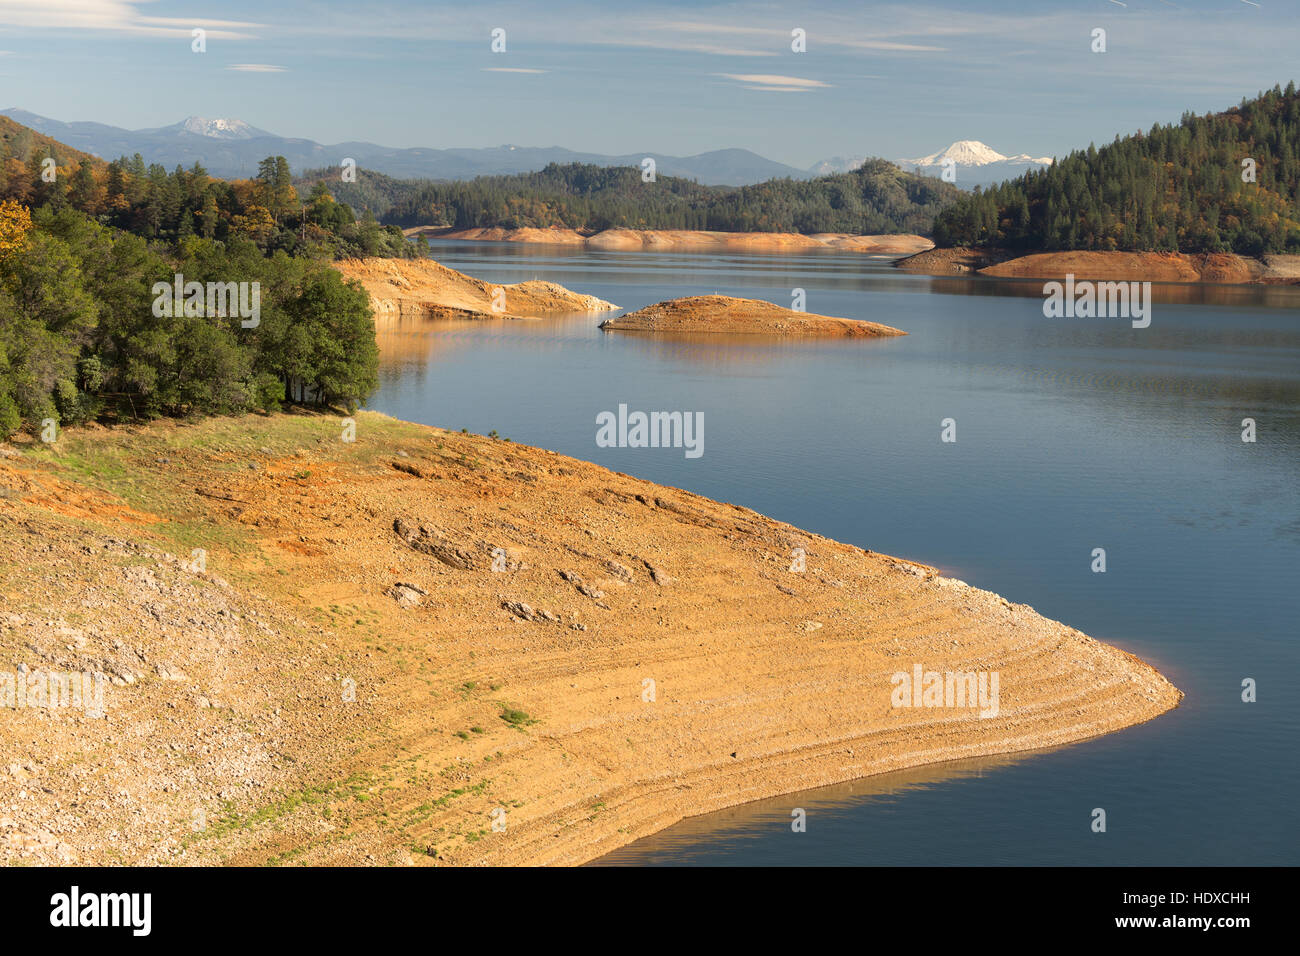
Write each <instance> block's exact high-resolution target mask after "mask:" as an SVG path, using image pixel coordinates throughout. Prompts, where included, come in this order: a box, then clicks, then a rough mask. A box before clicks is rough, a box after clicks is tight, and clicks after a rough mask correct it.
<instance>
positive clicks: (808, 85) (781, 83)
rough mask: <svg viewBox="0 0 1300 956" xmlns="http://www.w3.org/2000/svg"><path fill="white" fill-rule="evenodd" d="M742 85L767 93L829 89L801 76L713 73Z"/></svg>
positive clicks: (748, 88)
mask: <svg viewBox="0 0 1300 956" xmlns="http://www.w3.org/2000/svg"><path fill="white" fill-rule="evenodd" d="M713 75H714V76H721V77H725V78H726V79H728V80H735V81H736V82H737V83H742V84H744V87H745V89H747V90H764V91H766V92H768V93H807V92H808V91H809V90H816V89H829V88H830V84H829V83H823V82H822V81H821V80H808V79H804V78H803V77H801V76H782V75H781V74H779V73H714V74H713Z"/></svg>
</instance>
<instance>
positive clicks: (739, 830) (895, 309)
mask: <svg viewBox="0 0 1300 956" xmlns="http://www.w3.org/2000/svg"><path fill="white" fill-rule="evenodd" d="M434 255H435V256H436V257H437V258H438V259H439V261H441V262H443V263H444V264H446V265H449V266H451V267H453V268H456V269H460V270H462V271H466V272H469V273H471V274H473V275H476V276H480V277H482V278H485V279H488V280H490V281H499V282H502V283H508V282H516V281H520V280H523V279H530V278H544V279H549V280H552V281H556V282H560V283H562V284H564V285H566V286H568V287H569V288H572V289H576V290H579V291H582V292H590V293H593V294H595V295H598V296H600V297H601V298H604V299H608V300H610V301H613V302H617V303H618V304H619V305H620V306H623V307H624V308H626V309H629V310H630V309H637V308H640V307H642V306H644V305H647V304H649V303H651V302H656V301H660V300H662V299H667V298H672V297H676V296H681V295H691V294H701V293H708V292H715V291H716V292H719V293H724V294H728V295H737V296H747V297H751V298H762V299H768V300H770V301H773V302H777V303H780V304H783V305H789V304H790V302H791V290H792V289H793V288H795V287H800V288H803V289H805V290H806V294H807V308H808V310H809V311H810V312H820V313H823V314H828V315H839V316H848V317H852V318H862V319H871V320H874V321H878V322H884V323H886V324H889V325H894V326H897V327H899V328H901V329H904V330H905V331H907V332H908V333H910V334H909V335H908V337H906V338H899V339H890V340H881V341H871V342H857V341H830V342H821V343H816V342H810V343H798V342H781V341H771V340H767V341H764V340H752V339H732V340H729V341H719V340H717V339H715V338H713V337H708V336H702V337H701V336H696V337H693V338H677V339H667V338H659V337H651V336H643V335H632V334H625V333H613V334H610V333H603V332H600V331H599V330H598V329H597V328H596V322H597V321H598V320H597V319H593V318H591V317H587V316H581V317H574V318H563V319H549V320H540V321H528V322H493V323H466V324H456V325H448V324H425V325H422V326H419V327H412V328H411V329H410V330H405V329H403V330H397V331H392V332H384V333H381V335H380V346H381V349H382V351H383V358H382V360H381V361H382V372H381V388H380V391H379V394H378V395H377V397H376V400H375V401H374V402H373V403H372V404H373V407H375V408H377V409H378V410H380V411H384V412H387V413H389V414H392V415H396V416H399V417H401V418H405V419H410V420H413V421H419V422H425V423H428V424H432V425H440V426H445V427H449V428H457V429H459V428H461V427H466V428H469V429H470V430H471V431H474V432H480V433H487V432H488V431H490V430H492V429H496V430H497V431H498V432H499V433H500V434H501V435H503V436H506V437H509V438H511V439H513V440H515V441H519V442H525V443H528V444H531V445H539V446H542V447H545V448H551V449H554V450H556V451H560V452H563V453H565V454H569V455H573V456H575V457H578V458H584V459H587V460H590V461H595V462H598V463H600V464H602V465H605V466H607V467H610V468H613V469H616V470H618V471H622V472H627V473H630V474H633V475H636V476H638V477H641V478H647V479H650V480H653V481H657V482H662V483H665V484H670V485H675V486H678V487H682V488H687V489H690V490H691V491H695V492H698V493H700V494H704V495H707V496H709V497H711V498H717V499H720V500H723V501H730V502H735V503H737V504H742V505H745V506H747V507H751V508H754V509H756V510H758V511H761V512H763V513H765V514H768V515H771V516H773V517H776V518H779V519H782V520H785V521H789V522H791V523H793V524H795V525H798V526H800V527H803V528H807V529H809V530H811V531H815V532H818V533H821V534H824V535H827V536H829V537H833V538H837V539H839V540H842V541H848V542H851V543H853V544H856V545H859V546H861V547H864V548H870V549H872V550H876V551H883V552H886V553H890V554H895V555H899V556H905V557H911V558H914V559H916V560H918V561H922V562H925V563H928V564H932V565H936V566H938V567H941V568H943V569H944V570H945V572H946V573H949V574H951V575H953V576H956V577H959V578H961V579H963V580H965V581H967V582H969V583H971V584H974V585H976V586H979V587H983V588H988V589H990V590H992V591H996V592H998V593H1000V594H1002V595H1004V596H1006V597H1007V598H1009V599H1010V600H1012V601H1015V602H1023V603H1027V604H1030V605H1032V606H1033V607H1034V608H1036V609H1037V610H1038V611H1040V612H1041V613H1043V614H1045V615H1047V616H1049V617H1053V618H1057V619H1059V620H1062V621H1065V622H1067V623H1068V624H1070V625H1071V626H1074V627H1077V628H1079V629H1080V630H1082V631H1084V632H1085V633H1087V634H1090V635H1092V636H1094V637H1097V638H1099V639H1101V640H1105V641H1109V642H1111V643H1114V644H1116V645H1119V646H1121V647H1123V648H1125V649H1127V650H1130V651H1132V652H1133V653H1135V654H1137V655H1138V656H1140V657H1142V658H1144V659H1146V660H1148V661H1150V662H1151V663H1153V664H1154V665H1155V666H1157V667H1158V668H1159V669H1160V670H1162V671H1163V672H1164V673H1165V674H1166V675H1167V676H1168V677H1169V678H1170V679H1171V680H1172V681H1173V682H1174V683H1175V684H1176V685H1177V686H1178V687H1179V688H1181V689H1182V690H1183V691H1184V693H1185V694H1186V695H1187V697H1186V700H1185V701H1184V703H1183V705H1182V706H1181V707H1180V708H1179V709H1178V710H1176V711H1174V712H1172V713H1170V714H1167V715H1166V716H1164V717H1161V718H1160V719H1158V720H1157V721H1154V722H1152V723H1150V724H1146V725H1143V726H1141V727H1136V728H1132V729H1130V730H1127V731H1124V732H1121V733H1118V734H1113V735H1110V736H1108V737H1105V738H1102V739H1099V740H1094V741H1090V742H1085V743H1082V744H1078V745H1075V746H1071V747H1068V748H1064V749H1061V750H1056V751H1053V752H1050V753H1041V754H1035V755H1032V756H1025V757H1019V758H1015V759H1011V760H1008V759H1005V758H998V759H996V760H991V761H977V762H967V763H962V764H953V765H945V766H943V767H937V768H934V767H932V768H926V769H922V770H919V771H910V772H906V773H901V774H890V775H887V776H882V777H876V778H870V779H868V780H863V781H858V782H856V783H851V784H845V785H841V786H837V787H831V788H827V789H825V790H821V791H814V792H810V793H804V794H793V795H789V796H785V797H781V798H779V799H776V800H771V801H764V802H760V803H756V804H749V805H746V806H744V807H738V808H734V809H732V810H728V811H725V812H722V813H717V814H710V815H706V816H703V817H698V818H695V819H693V820H688V821H685V822H684V823H682V824H681V825H679V826H677V827H674V828H671V829H669V830H667V831H664V832H663V833H660V834H657V835H656V836H654V837H651V838H648V839H646V840H642V841H640V842H638V843H635V844H632V845H630V846H629V847H626V848H625V849H623V850H620V851H618V852H616V853H614V854H611V855H610V856H608V857H606V858H605V859H604V860H603V861H602V862H607V863H647V862H651V863H688V862H689V863H732V864H773V863H777V864H792V863H795V864H797V863H871V864H891V863H895V864H917V863H923V864H988V863H1015V864H1040V863H1042V864H1045V863H1052V864H1069V863H1082V864H1103V863H1105V864H1174V865H1179V864H1189V865H1190V864H1292V865H1294V864H1296V863H1297V862H1300V850H1298V849H1297V844H1298V843H1300V841H1298V839H1297V837H1298V836H1300V826H1298V824H1297V811H1296V800H1297V784H1298V783H1300V761H1298V760H1297V758H1296V744H1297V740H1298V739H1300V734H1298V731H1300V704H1298V702H1297V687H1298V686H1300V623H1298V622H1300V289H1280V288H1272V289H1260V288H1232V287H1205V286H1198V287H1177V286H1165V287H1159V286H1157V287H1156V294H1157V301H1156V305H1155V310H1154V316H1153V320H1152V323H1151V327H1150V328H1147V329H1133V328H1131V326H1130V324H1129V322H1128V321H1127V320H1124V319H1056V320H1054V319H1046V318H1044V317H1043V314H1042V297H1041V289H1042V286H1041V283H1030V282H1006V281H1001V282H999V281H995V280H985V279H935V278H930V277H924V276H909V275H905V274H901V273H900V272H898V271H897V270H895V269H893V268H891V267H890V266H889V265H888V264H887V263H886V262H882V261H879V260H873V259H870V258H867V257H863V256H860V255H858V256H851V255H835V254H814V255H799V256H795V255H767V256H756V255H748V256H725V255H724V256H717V255H685V254H666V253H665V254H658V253H620V252H605V253H600V252H587V251H577V250H567V249H561V248H556V247H535V246H534V247H530V246H521V245H510V244H485V243H459V244H457V243H435V244H434ZM620 403H626V404H627V405H628V406H629V408H630V409H633V410H635V409H641V410H645V411H653V410H681V411H690V412H696V411H698V412H703V413H704V420H705V429H704V454H703V456H702V457H700V458H698V459H687V458H686V457H685V456H684V454H683V452H682V450H681V449H650V448H645V449H639V448H637V449H610V448H600V447H597V446H596V444H595V434H596V427H595V417H596V415H597V413H598V412H600V411H603V410H611V411H613V410H616V409H617V407H618V405H619V404H620ZM1246 417H1251V418H1254V419H1255V420H1256V421H1257V423H1258V426H1257V427H1258V441H1257V442H1256V443H1254V444H1247V443H1243V442H1242V441H1241V420H1242V419H1243V418H1246ZM945 418H953V419H955V420H956V423H957V424H956V429H957V442H956V443H955V444H945V443H942V442H940V421H941V420H942V419H945ZM1098 547H1100V548H1105V549H1106V556H1107V568H1108V570H1107V573H1105V574H1094V573H1092V572H1091V570H1090V563H1091V552H1092V550H1093V549H1094V548H1098ZM737 613H743V609H737ZM1246 677H1252V678H1255V679H1256V680H1257V681H1258V686H1259V691H1258V693H1259V701H1258V702H1257V703H1253V704H1246V703H1242V702H1241V700H1240V694H1241V682H1242V679H1243V678H1246ZM792 807H803V808H804V809H806V810H807V811H808V814H809V818H808V819H809V823H808V831H807V832H806V833H801V834H794V833H792V832H791V829H790V810H791V808H792ZM1093 807H1104V808H1105V809H1106V811H1107V815H1108V821H1107V822H1108V832H1107V833H1105V834H1094V833H1092V832H1091V831H1090V829H1089V822H1090V819H1091V818H1090V812H1091V810H1092V808H1093Z"/></svg>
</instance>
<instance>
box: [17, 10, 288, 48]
mask: <svg viewBox="0 0 1300 956" xmlns="http://www.w3.org/2000/svg"><path fill="white" fill-rule="evenodd" d="M139 4H140V0H0V25H2V26H7V27H26V28H35V29H46V30H48V29H58V30H103V31H111V32H114V33H134V34H140V35H144V36H157V37H180V36H186V37H187V36H190V34H191V31H192V30H193V29H194V28H195V27H202V28H203V29H204V30H206V31H207V33H208V37H209V39H222V40H252V39H256V37H255V36H254V35H253V34H250V33H244V32H240V31H243V30H250V29H256V28H259V27H261V26H262V24H259V23H248V22H244V21H239V20H214V19H211V18H208V17H198V16H196V17H186V18H183V19H182V18H179V17H147V16H144V15H143V14H142V13H140V11H139V10H137V9H136V7H137V6H139Z"/></svg>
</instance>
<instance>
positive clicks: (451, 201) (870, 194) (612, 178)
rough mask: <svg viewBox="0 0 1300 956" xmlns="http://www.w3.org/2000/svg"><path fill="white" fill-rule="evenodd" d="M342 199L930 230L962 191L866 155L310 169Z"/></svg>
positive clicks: (816, 227)
mask: <svg viewBox="0 0 1300 956" xmlns="http://www.w3.org/2000/svg"><path fill="white" fill-rule="evenodd" d="M309 178H310V180H311V181H313V182H315V183H316V184H317V185H320V184H322V183H324V184H326V185H327V186H328V188H329V190H330V191H331V192H332V193H333V194H334V196H335V197H336V198H338V199H344V198H345V197H346V201H349V202H358V203H366V202H369V203H373V204H374V205H375V206H376V207H378V208H379V209H380V210H381V211H382V219H383V221H384V222H386V223H389V224H394V225H400V226H423V225H432V226H445V227H451V228H456V229H469V228H474V227H502V228H506V229H516V228H523V227H536V228H542V229H545V228H550V227H553V226H558V227H565V228H569V229H574V230H577V231H579V232H584V233H593V232H599V231H601V230H604V229H612V228H628V229H705V230H717V231H723V232H797V233H818V232H845V233H854V234H874V233H898V232H916V233H928V232H929V231H930V229H931V227H932V225H933V222H934V218H935V216H936V215H937V214H938V213H939V212H940V211H941V210H942V209H944V208H945V207H947V206H948V205H950V204H951V203H953V202H955V201H956V200H957V198H958V197H959V196H960V195H962V193H961V191H960V190H959V189H957V187H955V186H953V185H951V184H949V183H945V182H942V181H940V180H938V179H934V178H931V177H926V176H919V175H916V174H914V173H906V172H903V171H902V170H900V169H899V168H898V167H896V166H894V165H893V164H892V163H889V162H886V161H885V160H868V161H867V162H866V163H865V164H864V165H863V166H862V167H861V168H859V169H856V170H853V171H852V172H848V173H839V174H835V175H831V176H823V177H820V178H818V179H813V180H793V179H774V180H770V181H768V182H764V183H758V184H756V185H753V186H740V187H733V186H704V185H701V184H700V183H697V182H694V181H693V180H689V179H683V178H681V177H676V176H656V177H655V179H654V181H653V182H646V181H644V180H643V178H642V171H641V169H640V168H637V167H626V166H622V167H619V166H613V167H606V166H594V165H590V164H585V163H569V164H565V165H560V164H557V163H552V164H550V165H549V166H547V167H546V168H545V169H542V170H539V171H537V172H532V173H517V174H513V175H506V176H480V177H478V178H477V179H473V180H469V181H465V182H433V181H428V180H394V179H391V178H390V177H383V176H379V175H378V174H374V173H370V172H367V171H364V170H363V171H359V172H358V176H357V182H356V183H345V182H342V181H341V177H340V176H339V175H338V170H337V169H331V170H316V171H313V173H311V174H309Z"/></svg>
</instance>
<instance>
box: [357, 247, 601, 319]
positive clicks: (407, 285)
mask: <svg viewBox="0 0 1300 956" xmlns="http://www.w3.org/2000/svg"><path fill="white" fill-rule="evenodd" d="M334 268H336V269H338V270H339V272H341V273H343V275H344V277H345V278H348V279H355V280H357V281H358V282H360V283H361V285H362V286H364V287H365V290H366V291H367V292H368V293H370V305H371V308H372V309H373V310H374V313H375V322H376V324H385V323H391V322H397V321H401V320H405V319H413V320H421V319H519V318H526V317H534V316H546V315H559V314H564V313H573V312H608V311H610V310H611V309H616V308H618V306H616V305H614V304H613V303H610V302H605V301H604V300H603V299H598V298H596V297H595V296H594V295H583V294H582V293H578V292H570V291H569V290H568V289H566V288H564V286H561V285H556V284H555V283H554V282H544V281H540V280H530V281H528V282H519V283H516V284H514V285H495V284H493V283H490V282H484V281H483V280H482V279H475V278H474V277H473V276H469V275H466V274H465V273H463V272H457V271H456V270H455V269H449V268H447V267H446V266H444V265H441V264H439V263H437V262H434V261H433V260H432V259H382V258H377V257H376V258H370V259H345V260H342V261H340V262H336V263H334ZM495 304H499V308H497V307H494V305H495Z"/></svg>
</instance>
